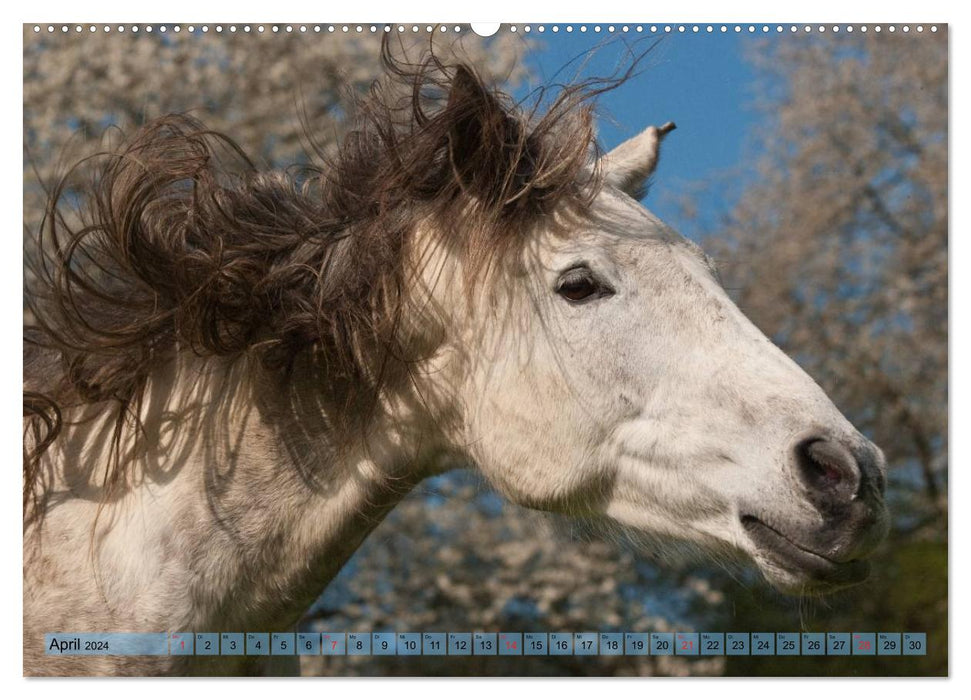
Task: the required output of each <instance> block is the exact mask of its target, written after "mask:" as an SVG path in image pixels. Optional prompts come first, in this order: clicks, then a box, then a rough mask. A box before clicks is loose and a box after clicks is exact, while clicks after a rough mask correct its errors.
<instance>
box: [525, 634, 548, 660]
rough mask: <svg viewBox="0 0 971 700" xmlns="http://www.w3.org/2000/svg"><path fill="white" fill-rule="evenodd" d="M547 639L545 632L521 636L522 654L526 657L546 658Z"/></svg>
mask: <svg viewBox="0 0 971 700" xmlns="http://www.w3.org/2000/svg"><path fill="white" fill-rule="evenodd" d="M549 637H550V636H549V635H548V634H547V633H546V632H526V634H524V635H523V654H525V655H526V656H546V655H547V654H549V651H550V648H549V642H550V639H549Z"/></svg>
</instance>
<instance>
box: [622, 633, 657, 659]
mask: <svg viewBox="0 0 971 700" xmlns="http://www.w3.org/2000/svg"><path fill="white" fill-rule="evenodd" d="M624 653H625V654H627V655H628V656H647V655H648V654H650V653H651V641H650V637H649V636H648V634H647V632H628V633H627V634H625V635H624Z"/></svg>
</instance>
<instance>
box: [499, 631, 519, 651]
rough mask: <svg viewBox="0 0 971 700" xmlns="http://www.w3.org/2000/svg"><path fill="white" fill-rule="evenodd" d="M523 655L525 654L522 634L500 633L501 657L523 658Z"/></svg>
mask: <svg viewBox="0 0 971 700" xmlns="http://www.w3.org/2000/svg"><path fill="white" fill-rule="evenodd" d="M522 654H523V635H522V632H500V633H499V656H522Z"/></svg>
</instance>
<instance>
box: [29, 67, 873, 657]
mask: <svg viewBox="0 0 971 700" xmlns="http://www.w3.org/2000/svg"><path fill="white" fill-rule="evenodd" d="M386 65H387V75H386V76H385V78H384V79H383V80H381V81H378V82H377V83H375V85H374V86H373V87H372V88H371V90H370V91H369V92H368V93H367V94H365V95H363V96H360V97H358V98H355V102H354V103H353V105H352V106H350V107H349V108H348V115H349V116H348V117H347V119H348V123H347V130H346V132H345V135H344V136H343V138H342V139H341V140H340V143H339V145H338V146H337V147H336V149H334V150H332V151H326V149H322V150H321V158H322V159H323V162H322V164H321V165H319V166H317V167H308V168H305V169H302V170H299V171H297V170H292V169H291V170H286V171H274V170H269V169H263V168H260V167H258V166H257V165H255V164H254V163H253V162H252V161H251V160H250V159H249V158H248V157H247V156H246V154H245V153H244V152H243V151H242V149H241V148H239V147H238V146H237V145H236V144H234V143H233V142H232V141H231V139H229V138H228V137H227V136H224V135H221V134H215V133H212V132H210V131H209V130H207V129H206V128H205V126H204V125H203V124H202V123H201V122H199V121H197V120H196V119H195V118H193V117H190V116H187V115H168V116H164V117H161V118H159V119H157V120H155V121H152V122H149V123H147V124H146V125H145V126H143V127H141V128H140V129H138V130H137V131H135V132H134V133H133V134H131V135H130V136H129V137H126V139H125V140H124V141H123V142H122V143H121V144H120V145H118V146H117V147H116V148H115V149H113V150H111V151H110V152H107V153H105V154H102V155H100V156H99V157H98V158H97V159H95V160H94V161H88V163H89V164H90V163H95V165H94V166H92V167H93V168H94V170H93V174H92V175H91V177H90V179H89V180H85V183H86V184H85V188H86V189H83V190H78V189H77V187H75V185H73V184H71V182H70V179H69V178H67V177H66V178H65V179H64V180H63V181H62V184H61V185H60V186H58V187H56V188H54V189H53V191H52V192H51V193H50V201H51V204H50V206H49V208H48V214H47V216H46V217H45V220H44V223H43V226H42V228H41V230H40V232H39V234H38V235H37V236H36V241H35V242H36V243H37V245H36V247H35V249H34V250H33V252H32V253H31V254H30V255H29V256H28V255H27V254H26V253H25V261H28V263H29V265H30V270H29V271H30V274H29V275H26V276H25V278H26V279H28V282H29V283H28V284H27V285H26V286H27V290H26V294H25V297H26V299H27V303H28V305H29V308H30V315H29V317H30V318H32V322H31V323H30V324H29V325H25V330H24V413H25V421H24V465H25V466H24V550H23V551H24V571H23V576H24V579H23V583H24V636H23V650H24V672H25V674H30V675H35V674H36V675H46V674H52V675H87V674H92V675H98V674H106V675H109V674H110V675H114V674H138V675H144V674H193V673H196V674H222V673H226V674H244V673H256V672H259V671H260V667H258V666H256V665H255V664H256V662H257V660H258V659H257V658H255V657H227V656H223V657H207V656H165V657H150V656H142V657H119V656H100V657H91V656H73V657H72V656H51V655H46V654H45V648H44V634H45V633H49V632H55V631H56V632H67V631H79V632H110V631H127V632H177V631H186V630H188V631H210V632H221V631H261V632H273V631H281V630H287V629H291V628H292V627H293V625H295V624H296V623H297V621H298V620H299V619H300V617H301V615H302V614H303V613H304V612H305V611H306V610H307V609H308V607H309V606H310V604H311V603H312V601H313V600H314V599H315V597H316V596H317V595H319V593H320V591H321V590H323V589H324V587H325V586H326V585H327V583H328V582H329V581H330V580H331V579H333V577H334V576H335V575H336V574H337V573H338V571H339V570H340V569H341V567H342V565H343V564H344V563H345V562H346V561H347V560H348V559H349V557H350V556H351V555H352V554H353V552H354V551H355V549H357V548H358V546H359V545H360V544H361V542H362V541H363V540H364V539H365V538H366V537H367V536H368V534H369V532H371V531H372V530H373V529H374V527H375V526H376V525H377V524H378V523H379V522H380V521H381V519H382V518H383V517H384V516H385V515H386V514H387V513H388V512H389V511H390V510H391V509H392V508H394V507H395V505H396V504H397V503H398V502H399V501H400V500H401V499H402V498H404V497H405V496H406V495H407V494H408V493H409V491H411V490H412V489H413V488H414V487H415V486H416V485H417V484H418V483H419V482H421V481H422V480H423V479H425V478H427V477H429V476H431V475H436V474H441V473H443V472H446V471H448V470H451V469H455V468H474V469H477V470H478V471H479V472H481V474H482V475H484V478H485V479H486V480H487V482H488V483H489V484H491V486H492V487H493V488H494V489H496V490H497V491H498V492H499V493H500V494H501V495H502V496H503V497H504V498H506V499H508V500H510V501H512V502H514V503H516V504H519V505H522V506H525V507H528V508H531V509H537V510H541V511H548V512H553V513H560V514H566V515H569V516H574V517H577V518H583V519H589V520H591V521H599V522H603V523H606V524H609V525H610V526H611V527H616V528H618V529H620V530H622V531H624V532H630V533H634V535H636V536H637V537H638V538H642V539H643V538H648V539H649V540H650V541H657V542H678V543H683V544H684V545H685V546H688V547H696V548H699V549H701V550H702V551H704V552H707V553H709V554H710V555H711V556H712V557H722V556H726V555H727V556H737V557H741V558H742V559H743V560H748V561H751V562H753V563H754V565H755V566H756V567H757V568H758V570H760V571H761V573H762V574H763V575H764V577H765V578H766V579H767V581H768V582H769V583H770V584H772V585H773V586H775V587H776V588H777V589H779V590H781V591H784V592H788V593H796V594H803V595H817V594H823V593H827V592H830V591H833V590H837V589H839V588H841V587H844V586H848V585H852V584H855V583H857V582H859V581H861V580H863V579H864V578H865V577H866V576H867V575H868V570H869V564H868V563H867V557H868V555H869V554H870V553H872V552H873V550H874V549H875V547H876V546H877V545H878V544H879V543H880V541H881V540H882V539H883V537H884V536H885V534H886V532H887V523H888V516H887V510H886V506H885V504H884V499H883V493H884V489H885V480H886V479H885V473H886V466H885V460H884V458H883V456H882V454H881V452H880V450H879V449H878V448H877V447H876V446H874V445H873V444H871V442H869V441H868V440H867V439H866V438H865V437H863V436H862V435H861V434H860V433H859V432H858V431H857V430H856V429H855V428H854V427H853V426H852V425H851V424H850V422H849V421H848V420H847V419H846V418H845V417H843V415H842V414H841V413H840V412H839V410H838V409H837V408H836V407H835V406H834V405H833V403H832V402H831V401H830V400H829V398H828V397H827V396H826V394H825V393H824V392H823V390H822V389H821V388H820V387H819V386H818V385H817V384H816V383H815V382H814V381H813V380H812V379H811V378H810V377H809V376H808V375H807V374H806V373H804V372H803V370H802V369H800V368H799V366H798V365H797V364H796V363H795V362H794V361H793V360H792V359H790V358H789V357H788V356H787V355H785V354H784V353H783V352H782V351H781V350H780V349H778V348H777V347H776V346H775V345H773V343H772V342H771V341H770V340H769V339H768V338H767V337H766V336H765V335H763V333H762V332H760V331H759V330H758V329H757V328H756V327H755V325H753V323H752V322H751V321H749V320H748V319H747V318H746V317H745V316H744V315H743V313H742V312H741V311H740V310H739V309H738V308H737V307H736V306H735V305H734V304H733V303H732V301H731V300H730V298H729V296H728V294H727V293H726V291H725V290H724V288H723V287H722V286H721V284H720V283H719V282H718V278H717V273H716V270H715V267H714V264H713V261H712V260H711V259H710V258H708V257H707V256H706V255H705V254H704V253H703V252H702V251H701V250H700V248H699V247H697V246H696V245H695V244H693V243H691V242H689V241H688V240H687V239H686V238H684V237H682V236H681V235H679V234H678V233H676V232H675V231H674V230H672V229H671V228H669V227H668V226H667V225H665V224H664V223H662V222H661V221H660V220H659V219H658V218H656V217H655V216H654V215H653V214H652V213H651V212H649V211H648V210H647V209H646V208H645V207H644V206H643V205H642V204H641V203H640V202H639V198H640V196H641V194H642V193H643V192H644V188H645V186H646V183H647V182H648V180H649V178H651V176H652V174H653V173H654V170H655V168H656V165H657V162H658V158H659V154H660V148H661V144H662V141H663V140H664V139H665V138H667V137H668V136H669V134H670V133H671V132H672V130H673V128H674V125H673V124H671V123H668V124H665V125H664V126H661V127H656V126H651V127H649V128H647V129H646V130H644V131H643V132H642V133H640V134H639V135H637V136H635V137H633V138H631V139H630V140H628V141H626V142H624V143H622V144H621V145H619V146H618V147H616V148H615V149H613V150H611V151H609V152H606V153H604V152H602V151H601V150H600V149H599V147H598V146H597V139H596V134H595V128H594V121H595V120H594V116H593V114H594V112H593V109H594V104H595V101H596V96H597V94H599V92H600V91H601V90H602V86H599V85H593V84H592V83H583V84H579V85H573V86H568V87H566V88H564V89H561V90H560V91H559V92H558V93H557V94H556V95H555V97H553V98H551V99H545V100H543V106H542V108H540V107H536V108H535V109H533V110H527V109H526V108H524V107H522V106H521V105H516V104H514V103H513V102H512V100H511V98H509V96H508V95H506V94H504V93H503V92H502V91H501V90H500V89H499V88H497V87H495V86H493V85H492V84H490V83H489V82H487V81H486V80H484V79H482V78H481V77H480V76H479V75H477V73H476V72H475V70H474V68H473V67H471V66H469V65H466V64H464V63H462V62H461V61H456V62H452V63H447V64H446V63H443V62H439V61H436V60H433V59H428V60H425V61H422V62H418V63H416V64H409V65H403V64H394V63H393V60H392V59H386ZM72 188H73V189H72ZM78 191H82V192H83V195H81V196H78V195H77V194H76V192H78ZM72 193H75V194H72ZM64 200H69V201H71V202H74V203H76V204H77V206H78V207H80V208H81V211H79V212H77V214H76V216H74V217H72V216H71V215H69V214H68V213H65V212H64V211H63V209H64Z"/></svg>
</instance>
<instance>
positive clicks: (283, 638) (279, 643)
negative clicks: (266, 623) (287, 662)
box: [270, 632, 297, 656]
mask: <svg viewBox="0 0 971 700" xmlns="http://www.w3.org/2000/svg"><path fill="white" fill-rule="evenodd" d="M270 653H271V654H273V655H274V656H293V655H294V654H296V653H297V635H296V634H294V633H293V632H274V633H273V634H271V635H270Z"/></svg>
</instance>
